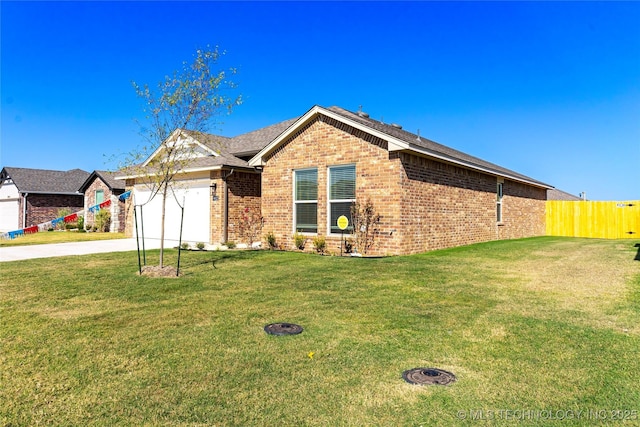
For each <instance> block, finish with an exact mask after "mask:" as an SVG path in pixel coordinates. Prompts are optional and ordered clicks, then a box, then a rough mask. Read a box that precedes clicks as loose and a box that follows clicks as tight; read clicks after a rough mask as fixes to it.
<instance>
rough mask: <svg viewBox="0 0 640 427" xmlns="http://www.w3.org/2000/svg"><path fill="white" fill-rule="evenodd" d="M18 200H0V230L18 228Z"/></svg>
mask: <svg viewBox="0 0 640 427" xmlns="http://www.w3.org/2000/svg"><path fill="white" fill-rule="evenodd" d="M18 218H19V207H18V200H0V231H13V230H17V229H18Z"/></svg>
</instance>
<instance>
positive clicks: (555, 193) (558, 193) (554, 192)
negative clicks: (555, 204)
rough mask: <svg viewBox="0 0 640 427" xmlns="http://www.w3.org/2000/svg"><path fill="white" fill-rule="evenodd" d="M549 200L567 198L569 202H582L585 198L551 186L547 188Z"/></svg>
mask: <svg viewBox="0 0 640 427" xmlns="http://www.w3.org/2000/svg"><path fill="white" fill-rule="evenodd" d="M547 200H565V201H569V202H580V201H582V200H584V199H583V198H582V197H580V196H574V195H573V194H569V193H567V192H565V191H562V190H558V189H557V188H551V189H549V190H547Z"/></svg>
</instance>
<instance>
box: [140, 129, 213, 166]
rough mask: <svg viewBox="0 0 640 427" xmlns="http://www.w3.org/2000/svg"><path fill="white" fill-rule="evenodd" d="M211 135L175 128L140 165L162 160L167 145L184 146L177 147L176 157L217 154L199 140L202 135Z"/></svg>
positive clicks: (197, 156) (198, 156)
mask: <svg viewBox="0 0 640 427" xmlns="http://www.w3.org/2000/svg"><path fill="white" fill-rule="evenodd" d="M205 135H206V136H210V137H213V135H208V134H205V133H202V132H197V131H189V130H185V129H176V130H174V131H173V132H171V135H169V136H168V137H167V139H165V140H164V141H162V144H160V146H159V147H158V148H156V150H155V151H154V152H153V153H151V155H150V156H149V157H148V158H147V159H146V160H145V161H144V162H142V167H145V166H148V165H149V164H150V163H151V162H153V161H163V160H164V159H163V157H162V156H163V154H164V153H165V152H166V150H167V147H169V146H170V147H172V148H173V147H175V146H184V147H185V148H184V149H183V148H178V151H177V152H176V153H175V154H176V155H177V156H178V157H180V156H193V157H194V158H200V157H208V156H218V152H216V150H214V149H212V148H211V147H209V146H208V145H207V144H205V143H203V142H201V141H200V140H201V139H203V138H204V136H205Z"/></svg>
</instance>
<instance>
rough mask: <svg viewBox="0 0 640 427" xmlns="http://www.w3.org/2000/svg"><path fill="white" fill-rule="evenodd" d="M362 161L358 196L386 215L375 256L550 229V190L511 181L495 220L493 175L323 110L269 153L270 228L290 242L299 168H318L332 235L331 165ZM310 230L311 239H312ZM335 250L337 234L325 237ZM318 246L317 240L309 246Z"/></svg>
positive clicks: (265, 209)
mask: <svg viewBox="0 0 640 427" xmlns="http://www.w3.org/2000/svg"><path fill="white" fill-rule="evenodd" d="M341 164H355V165H356V197H357V199H358V200H361V201H364V200H366V198H368V197H370V198H371V200H372V201H373V204H374V207H375V208H376V210H377V211H378V213H379V214H380V215H381V216H382V219H381V224H380V227H379V230H380V234H379V235H378V238H377V244H376V246H375V247H374V249H373V251H371V252H370V253H371V254H372V255H376V254H378V255H385V254H387V255H392V254H410V253H418V252H424V251H428V250H434V249H440V248H447V247H453V246H460V245H465V244H470V243H476V242H483V241H489V240H496V239H502V238H519V237H529V236H535V235H544V232H545V229H544V198H545V196H546V193H545V190H543V189H538V188H535V187H531V186H527V185H524V184H519V183H516V182H512V181H508V180H507V181H506V182H505V184H504V198H503V218H504V221H503V224H501V225H498V224H497V222H496V183H497V178H496V177H495V176H491V175H486V174H482V173H480V172H476V171H472V170H469V169H465V168H460V167H457V166H453V165H449V164H445V163H441V162H438V161H435V160H431V159H428V158H424V157H419V156H417V155H413V154H408V153H399V152H392V153H389V152H388V151H387V149H386V142H385V141H383V140H380V139H378V138H375V137H373V136H370V135H368V134H364V133H362V132H361V131H358V130H356V129H352V128H350V127H348V126H346V125H344V124H343V123H338V122H335V121H333V120H332V119H328V118H325V117H323V116H320V119H317V120H315V121H313V122H311V123H310V124H308V125H307V126H306V127H304V128H302V129H300V130H299V131H298V132H296V134H294V135H292V136H291V138H289V140H288V141H286V142H285V143H284V144H283V145H281V146H280V147H279V148H278V150H276V151H275V152H274V153H273V154H272V155H271V156H270V158H268V159H267V162H266V165H265V167H264V172H263V175H262V185H263V195H262V213H263V215H264V218H265V222H264V232H265V233H266V232H269V231H273V232H274V234H275V235H276V239H277V241H278V242H279V243H282V244H284V245H285V246H286V247H292V246H293V245H292V238H291V236H292V234H293V231H294V230H293V188H292V186H293V172H294V170H296V169H303V168H309V167H317V168H318V234H319V235H322V236H326V235H327V229H326V228H327V227H326V221H327V219H326V218H327V191H326V188H327V167H328V166H336V165H341ZM311 238H312V236H310V238H309V240H311ZM327 243H328V245H327V246H328V248H329V250H331V251H336V250H337V248H338V247H339V238H327ZM307 247H308V249H311V248H312V245H311V242H310V241H309V243H308V245H307Z"/></svg>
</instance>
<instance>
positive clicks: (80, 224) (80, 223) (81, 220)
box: [77, 215, 84, 231]
mask: <svg viewBox="0 0 640 427" xmlns="http://www.w3.org/2000/svg"><path fill="white" fill-rule="evenodd" d="M77 225H78V231H80V230H82V231H84V217H83V216H82V215H78V224H77Z"/></svg>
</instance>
